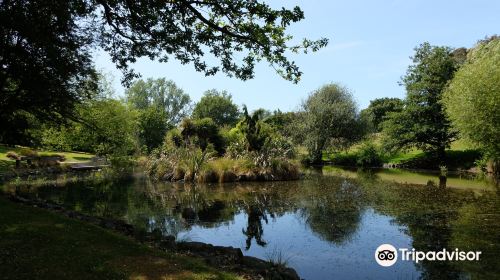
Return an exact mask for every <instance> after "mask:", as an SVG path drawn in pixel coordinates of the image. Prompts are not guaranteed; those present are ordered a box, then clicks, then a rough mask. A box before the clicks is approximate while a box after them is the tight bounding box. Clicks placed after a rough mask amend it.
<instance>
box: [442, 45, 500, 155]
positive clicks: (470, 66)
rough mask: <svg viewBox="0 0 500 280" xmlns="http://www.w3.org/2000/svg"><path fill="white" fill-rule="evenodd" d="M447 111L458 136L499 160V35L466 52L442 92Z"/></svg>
mask: <svg viewBox="0 0 500 280" xmlns="http://www.w3.org/2000/svg"><path fill="white" fill-rule="evenodd" d="M444 103H445V105H446V110H447V113H448V114H449V116H450V119H451V120H452V122H453V125H454V126H455V127H457V128H458V130H459V131H460V133H461V135H462V136H464V137H465V138H467V139H470V140H472V141H473V142H475V143H476V144H478V145H479V146H480V147H481V148H483V149H484V150H485V152H486V153H487V155H488V156H490V157H492V158H493V159H495V160H496V161H497V163H498V161H500V110H499V107H498V106H499V104H500V38H498V37H494V38H491V40H486V41H483V42H480V43H479V44H478V45H477V46H476V47H475V48H474V49H472V50H471V51H470V52H469V55H468V58H467V61H466V63H465V64H464V65H463V66H462V67H461V68H460V69H459V70H458V71H457V73H456V74H455V77H454V78H453V80H452V81H451V83H450V85H449V86H448V88H447V90H446V92H445V94H444Z"/></svg>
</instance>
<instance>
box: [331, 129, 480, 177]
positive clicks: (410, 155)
mask: <svg viewBox="0 0 500 280" xmlns="http://www.w3.org/2000/svg"><path fill="white" fill-rule="evenodd" d="M370 141H371V142H372V143H373V144H375V146H378V147H380V146H381V145H382V143H381V138H380V135H373V136H372V137H371V139H370ZM359 147H360V144H355V145H353V146H351V147H350V148H349V149H348V150H346V151H344V152H340V153H331V152H324V153H323V160H324V161H332V162H339V163H338V164H339V165H355V162H356V158H357V156H356V153H357V151H358V149H359ZM446 154H447V157H448V164H449V167H451V168H457V167H458V168H463V169H468V168H470V167H472V166H473V165H474V161H475V160H476V159H478V158H480V155H479V152H478V151H477V150H475V149H474V147H473V146H472V145H471V144H469V143H467V142H466V141H464V140H457V141H454V142H453V143H451V145H450V149H448V150H447V151H446ZM382 160H383V162H384V163H389V164H401V163H409V162H410V163H414V165H415V167H416V168H423V169H425V168H426V166H429V162H428V161H429V157H428V155H427V154H426V153H425V152H423V151H422V150H419V149H411V150H409V151H406V152H399V153H395V154H392V155H384V156H383V158H382Z"/></svg>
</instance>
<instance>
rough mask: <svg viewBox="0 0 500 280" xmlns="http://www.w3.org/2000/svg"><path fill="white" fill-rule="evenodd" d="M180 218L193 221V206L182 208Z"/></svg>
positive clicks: (194, 214) (194, 217) (194, 216)
mask: <svg viewBox="0 0 500 280" xmlns="http://www.w3.org/2000/svg"><path fill="white" fill-rule="evenodd" d="M182 218H184V219H186V220H190V221H193V220H194V219H196V212H195V211H194V210H193V208H184V209H182Z"/></svg>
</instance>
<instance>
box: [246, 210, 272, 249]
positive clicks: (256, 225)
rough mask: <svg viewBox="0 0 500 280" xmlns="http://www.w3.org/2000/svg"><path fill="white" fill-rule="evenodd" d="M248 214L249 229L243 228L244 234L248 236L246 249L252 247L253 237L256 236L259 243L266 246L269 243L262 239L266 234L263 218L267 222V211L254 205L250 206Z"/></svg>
mask: <svg viewBox="0 0 500 280" xmlns="http://www.w3.org/2000/svg"><path fill="white" fill-rule="evenodd" d="M247 215H248V223H247V229H246V230H245V229H242V230H241V231H242V232H243V234H244V235H246V236H247V239H246V247H245V249H246V250H248V249H250V246H251V245H252V239H253V238H255V242H256V243H257V245H259V246H262V247H265V246H266V244H267V243H266V241H264V240H263V239H262V236H263V235H264V229H263V228H262V222H261V219H263V220H264V221H265V222H266V224H267V222H268V221H267V215H266V213H265V212H264V211H262V210H261V209H260V208H259V207H257V206H255V205H253V206H250V207H249V209H248V210H247Z"/></svg>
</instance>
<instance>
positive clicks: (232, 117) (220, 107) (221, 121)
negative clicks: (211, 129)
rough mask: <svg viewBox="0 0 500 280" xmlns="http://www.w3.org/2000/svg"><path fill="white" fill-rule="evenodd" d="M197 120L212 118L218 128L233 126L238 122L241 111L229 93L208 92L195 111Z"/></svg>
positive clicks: (193, 115) (194, 114)
mask: <svg viewBox="0 0 500 280" xmlns="http://www.w3.org/2000/svg"><path fill="white" fill-rule="evenodd" d="M192 117H193V118H195V119H203V118H211V119H212V120H213V121H214V122H215V123H216V124H217V125H218V126H224V125H229V126H233V125H235V124H236V123H237V122H238V119H239V117H240V111H239V109H238V105H236V104H234V103H233V99H232V96H231V94H229V93H228V92H227V91H217V90H215V89H212V90H207V91H206V92H205V94H204V95H203V97H201V99H200V101H199V102H198V103H196V105H195V106H194V109H193V114H192Z"/></svg>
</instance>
